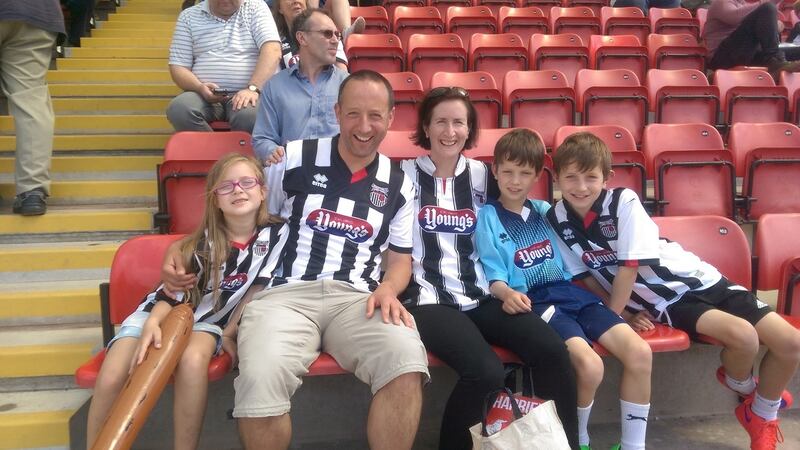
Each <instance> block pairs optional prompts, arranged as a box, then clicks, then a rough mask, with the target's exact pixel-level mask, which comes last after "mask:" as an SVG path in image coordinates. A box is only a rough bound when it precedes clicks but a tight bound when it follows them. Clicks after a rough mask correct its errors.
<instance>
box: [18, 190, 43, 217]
mask: <svg viewBox="0 0 800 450" xmlns="http://www.w3.org/2000/svg"><path fill="white" fill-rule="evenodd" d="M45 197H46V194H45V193H44V190H43V189H41V188H36V189H34V190H32V191H28V192H23V193H22V194H19V195H18V196H17V198H15V199H14V207H13V212H14V214H21V215H23V216H41V215H42V214H44V213H45V212H47V203H46V202H45V201H44V199H45Z"/></svg>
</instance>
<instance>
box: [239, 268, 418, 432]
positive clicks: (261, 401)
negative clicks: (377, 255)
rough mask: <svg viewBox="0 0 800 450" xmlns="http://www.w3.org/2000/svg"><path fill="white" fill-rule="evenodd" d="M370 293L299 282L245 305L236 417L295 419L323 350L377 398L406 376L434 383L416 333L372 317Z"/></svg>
mask: <svg viewBox="0 0 800 450" xmlns="http://www.w3.org/2000/svg"><path fill="white" fill-rule="evenodd" d="M369 295H370V294H369V293H366V292H363V291H359V290H357V289H355V288H354V287H353V286H352V285H350V284H349V283H346V282H342V281H333V280H318V281H308V282H298V283H293V284H288V285H284V286H279V287H275V288H272V289H267V290H265V291H263V292H261V293H259V294H257V295H256V296H255V298H254V299H253V301H252V302H251V303H249V304H248V305H247V307H246V308H245V310H244V314H243V315H242V321H241V324H240V326H239V337H238V341H239V376H238V377H236V380H235V381H234V388H235V390H236V405H235V406H236V407H235V408H234V410H233V416H234V417H269V416H279V415H282V414H285V413H287V412H289V409H290V406H291V405H290V399H291V397H292V395H293V394H294V392H295V391H296V390H297V388H298V387H300V384H301V383H302V380H301V377H302V376H303V375H305V374H306V373H308V367H309V366H310V365H311V363H312V362H314V360H315V359H317V356H319V353H320V350H321V349H322V350H324V351H325V352H327V353H330V355H331V356H333V357H334V358H335V359H336V361H337V362H338V363H339V365H340V366H342V368H344V369H345V370H347V371H349V372H352V373H354V374H355V376H356V377H358V379H359V380H361V381H363V382H364V383H366V384H369V385H370V387H371V389H372V393H373V394H374V393H375V392H377V391H378V390H380V389H381V388H382V387H383V386H385V385H386V384H388V383H389V382H390V381H392V380H393V379H395V378H397V377H398V376H400V375H403V374H406V373H415V372H419V373H422V374H423V375H424V376H423V379H424V382H427V381H428V380H429V379H430V375H429V374H428V359H427V354H426V352H425V347H424V346H423V345H422V341H421V340H420V337H419V333H418V332H417V330H416V329H412V328H408V327H406V326H398V325H394V324H385V323H383V321H382V319H381V314H380V311H376V313H375V314H374V315H373V317H372V318H371V319H367V318H366V300H367V298H368V297H369Z"/></svg>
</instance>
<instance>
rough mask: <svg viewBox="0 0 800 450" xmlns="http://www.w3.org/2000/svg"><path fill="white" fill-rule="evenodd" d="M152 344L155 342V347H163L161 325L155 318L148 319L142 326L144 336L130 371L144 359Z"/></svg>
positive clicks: (141, 338)
mask: <svg viewBox="0 0 800 450" xmlns="http://www.w3.org/2000/svg"><path fill="white" fill-rule="evenodd" d="M150 344H153V347H154V348H161V326H159V324H158V323H157V322H156V321H155V320H150V319H147V320H146V321H145V322H144V327H142V337H140V338H139V347H138V349H137V350H136V353H134V355H133V360H132V361H131V368H130V370H129V371H128V372H129V373H132V372H133V369H135V368H136V366H138V365H139V364H141V363H142V361H144V357H145V355H146V354H147V349H148V348H150Z"/></svg>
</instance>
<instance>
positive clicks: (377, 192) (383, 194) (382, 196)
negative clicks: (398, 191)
mask: <svg viewBox="0 0 800 450" xmlns="http://www.w3.org/2000/svg"><path fill="white" fill-rule="evenodd" d="M388 200H389V188H382V187H380V186H376V185H374V184H373V185H372V188H371V189H370V191H369V201H370V202H372V204H373V205H375V207H376V208H383V207H384V206H386V202H387V201H388Z"/></svg>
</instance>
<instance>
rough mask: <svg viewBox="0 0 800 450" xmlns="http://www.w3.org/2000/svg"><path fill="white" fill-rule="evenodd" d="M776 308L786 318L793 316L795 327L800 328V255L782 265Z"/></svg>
mask: <svg viewBox="0 0 800 450" xmlns="http://www.w3.org/2000/svg"><path fill="white" fill-rule="evenodd" d="M775 309H776V310H777V311H778V312H779V313H782V314H785V317H784V318H787V320H788V318H791V319H792V324H794V326H795V328H800V326H798V324H800V256H799V257H796V258H793V259H789V260H787V261H785V262H784V263H783V266H781V284H780V290H778V303H777V305H776V307H775Z"/></svg>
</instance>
